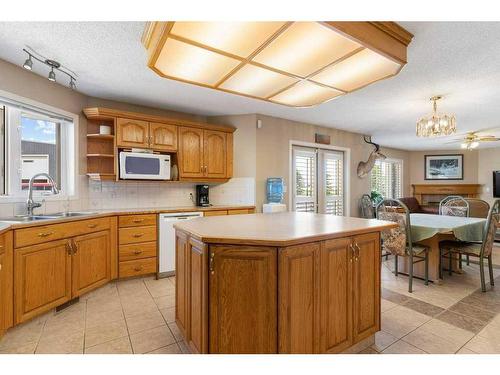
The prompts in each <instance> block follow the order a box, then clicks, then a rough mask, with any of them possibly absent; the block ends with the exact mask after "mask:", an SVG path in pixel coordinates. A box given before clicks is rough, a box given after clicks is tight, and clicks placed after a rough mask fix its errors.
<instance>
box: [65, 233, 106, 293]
mask: <svg viewBox="0 0 500 375" xmlns="http://www.w3.org/2000/svg"><path fill="white" fill-rule="evenodd" d="M110 237H111V236H110V232H109V231H107V230H106V231H102V232H97V233H90V234H87V235H83V236H78V237H75V238H73V239H72V242H73V243H72V246H73V256H72V262H73V263H72V297H73V298H74V297H77V296H80V295H82V294H84V293H86V292H88V291H90V290H92V289H95V288H98V287H100V286H102V285H104V284H106V283H107V282H109V281H110V279H111V262H110V258H111V246H110V245H111V241H110V240H111V238H110Z"/></svg>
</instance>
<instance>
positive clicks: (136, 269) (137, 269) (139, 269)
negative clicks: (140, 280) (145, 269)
mask: <svg viewBox="0 0 500 375" xmlns="http://www.w3.org/2000/svg"><path fill="white" fill-rule="evenodd" d="M134 271H135V272H140V271H142V267H141V266H139V267H134Z"/></svg>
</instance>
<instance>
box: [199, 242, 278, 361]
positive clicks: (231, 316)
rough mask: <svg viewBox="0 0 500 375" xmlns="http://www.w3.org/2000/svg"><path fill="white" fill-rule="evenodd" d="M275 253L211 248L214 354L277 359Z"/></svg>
mask: <svg viewBox="0 0 500 375" xmlns="http://www.w3.org/2000/svg"><path fill="white" fill-rule="evenodd" d="M276 252H277V249H276V248H271V247H259V248H255V247H245V246H219V245H217V246H210V260H209V265H210V266H209V273H210V276H209V293H208V294H209V296H210V301H209V317H210V318H209V337H210V343H209V346H210V352H211V353H228V354H231V353H242V354H243V353H276V351H277V345H276V344H277V342H276V332H277V318H278V316H277V258H276ZM242 338H244V339H242Z"/></svg>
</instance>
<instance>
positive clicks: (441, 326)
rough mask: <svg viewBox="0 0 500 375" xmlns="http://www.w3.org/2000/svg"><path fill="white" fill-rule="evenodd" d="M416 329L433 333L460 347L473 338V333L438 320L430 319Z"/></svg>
mask: <svg viewBox="0 0 500 375" xmlns="http://www.w3.org/2000/svg"><path fill="white" fill-rule="evenodd" d="M418 329H419V330H423V331H427V332H430V333H433V334H435V335H437V336H439V337H441V338H443V339H445V340H448V341H451V342H455V343H457V344H461V345H463V344H465V343H466V342H467V341H469V340H470V339H471V338H472V337H474V333H472V332H470V331H467V330H465V329H462V328H459V327H456V326H454V325H452V324H449V323H446V322H443V321H441V320H439V319H432V320H430V321H428V322H427V323H425V324H424V325H422V326H421V327H419V328H418Z"/></svg>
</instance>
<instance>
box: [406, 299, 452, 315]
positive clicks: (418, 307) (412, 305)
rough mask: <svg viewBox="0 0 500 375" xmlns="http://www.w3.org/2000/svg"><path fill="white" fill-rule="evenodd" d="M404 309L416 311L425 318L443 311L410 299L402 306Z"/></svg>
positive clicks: (437, 307) (440, 308)
mask: <svg viewBox="0 0 500 375" xmlns="http://www.w3.org/2000/svg"><path fill="white" fill-rule="evenodd" d="M403 306H404V307H407V308H409V309H412V310H414V311H417V312H419V313H421V314H424V315H427V316H432V317H434V316H436V315H438V314H440V313H442V312H443V311H444V309H443V308H442V307H439V306H435V305H432V304H430V303H427V302H424V301H420V300H418V299H415V298H412V299H410V300H408V301H407V302H405V303H404V304H403Z"/></svg>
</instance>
